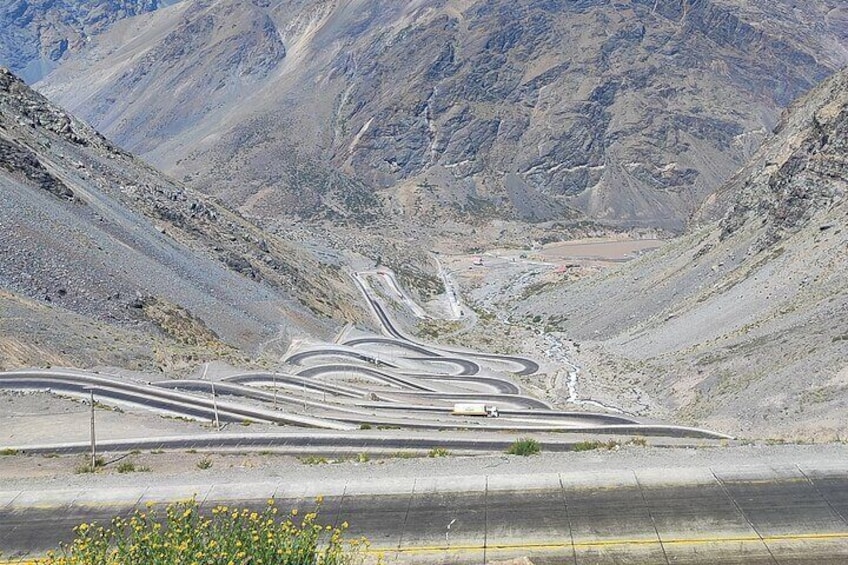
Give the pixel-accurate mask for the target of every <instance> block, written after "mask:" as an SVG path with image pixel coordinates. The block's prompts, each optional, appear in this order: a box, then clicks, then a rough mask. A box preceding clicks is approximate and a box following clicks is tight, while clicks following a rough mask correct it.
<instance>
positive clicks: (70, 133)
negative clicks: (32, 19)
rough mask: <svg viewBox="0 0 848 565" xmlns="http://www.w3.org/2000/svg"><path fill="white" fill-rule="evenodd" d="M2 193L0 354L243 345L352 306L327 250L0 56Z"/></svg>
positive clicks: (34, 356)
mask: <svg viewBox="0 0 848 565" xmlns="http://www.w3.org/2000/svg"><path fill="white" fill-rule="evenodd" d="M0 196H2V198H0V249H2V250H3V252H2V253H0V289H2V290H3V292H2V293H1V294H0V308H2V310H3V315H2V316H0V318H2V319H3V322H2V325H3V328H2V331H0V364H9V365H15V364H18V363H36V362H39V359H40V360H41V362H53V363H57V362H59V360H60V359H65V361H66V362H68V363H72V364H76V365H79V364H85V362H86V361H87V362H88V363H94V362H104V361H105V360H106V359H112V361H113V362H114V363H117V364H122V365H123V366H126V365H127V364H128V363H130V362H131V361H132V362H134V363H142V364H147V365H153V364H155V363H156V358H157V355H160V354H161V355H163V356H165V357H169V356H170V357H173V355H176V354H174V353H173V351H176V350H178V351H182V352H183V353H182V355H183V356H184V357H185V356H188V357H189V358H190V357H193V358H195V359H196V358H197V357H203V358H209V356H210V355H216V354H221V355H225V354H226V355H229V354H232V355H236V356H239V358H242V359H243V358H245V357H247V358H251V357H252V356H255V355H260V354H261V353H262V352H263V351H265V350H266V349H268V344H269V343H270V344H272V346H271V347H270V350H271V351H272V352H273V351H279V350H280V349H285V347H286V346H287V344H288V343H289V342H290V340H291V339H292V338H294V337H297V336H305V335H310V336H317V337H325V338H326V337H329V336H331V335H332V333H333V331H334V330H335V328H336V327H337V326H338V325H339V324H340V323H343V322H344V321H346V320H356V319H358V316H359V315H360V314H359V312H358V311H357V310H356V306H355V305H356V303H357V298H358V297H357V296H356V295H355V294H353V292H352V291H351V290H350V285H349V282H348V281H347V279H346V276H345V275H344V274H343V273H342V272H341V269H340V267H339V266H338V264H333V261H334V259H333V257H332V255H330V254H325V255H324V256H323V257H322V259H321V260H318V259H317V258H316V257H315V256H314V255H313V254H311V253H310V252H309V251H307V250H306V248H305V247H303V246H301V245H300V244H299V243H296V242H292V241H288V240H286V239H284V238H282V237H278V236H275V235H273V234H269V233H267V232H264V231H262V230H260V229H259V228H258V227H256V226H255V225H253V224H251V223H250V222H248V221H247V220H245V219H244V218H243V217H241V216H239V215H238V214H235V213H233V212H231V211H229V210H228V209H226V208H225V207H223V206H221V205H220V204H218V203H217V202H216V201H214V200H213V199H211V198H209V197H208V196H205V195H202V194H200V193H198V192H195V191H194V190H192V189H190V188H187V187H184V186H182V185H180V184H179V183H177V182H174V181H172V180H170V179H168V178H167V177H165V176H163V175H162V174H161V173H159V172H157V171H155V170H154V169H152V168H150V167H149V166H148V165H146V164H145V163H143V162H142V161H140V160H139V159H137V158H135V157H133V156H131V155H129V154H127V153H126V152H124V151H123V150H121V149H118V148H117V147H116V146H114V145H112V144H111V143H110V142H109V141H107V140H106V139H105V138H103V137H102V136H100V135H99V134H98V133H96V132H95V131H94V130H93V129H91V128H90V127H89V126H87V125H86V124H84V123H83V122H81V121H79V120H77V119H75V118H74V117H72V116H70V115H68V114H66V113H65V112H64V111H62V110H61V109H59V108H58V107H56V106H54V105H52V104H51V103H49V102H48V101H47V100H46V99H45V98H43V97H42V96H41V95H39V94H37V93H35V92H33V91H32V90H30V89H29V88H28V87H27V86H26V85H25V84H24V83H23V82H22V81H20V80H19V79H17V78H16V77H15V76H14V75H12V74H11V73H10V72H8V71H6V70H0ZM14 320H17V321H14ZM103 335H107V336H114V338H115V342H114V343H113V342H112V340H111V339H109V340H108V341H104V340H102V336H103ZM84 336H88V337H87V338H86V339H83V337H84ZM92 336H99V337H92ZM133 336H135V337H133ZM139 336H141V337H139ZM88 340H91V341H88ZM81 342H82V343H83V344H85V347H76V345H79V344H80V343H81ZM39 344H42V347H39ZM121 344H123V345H121ZM163 344H164V345H163ZM166 345H167V346H168V347H170V348H171V349H168V347H165V346H166ZM163 348H164V349H163ZM173 348H176V349H173ZM144 351H147V352H148V353H147V354H145V353H144ZM151 351H159V352H161V351H166V352H168V351H170V352H171V353H167V355H166V354H165V353H157V354H156V355H154V354H152V353H150V352H151ZM60 352H61V353H60ZM128 352H136V353H134V354H133V355H130V354H129V353H128ZM136 354H137V355H138V357H135V355H136ZM63 355H64V357H63ZM128 355H129V356H130V357H131V359H127V356H128ZM178 357H179V355H178ZM272 358H273V356H272Z"/></svg>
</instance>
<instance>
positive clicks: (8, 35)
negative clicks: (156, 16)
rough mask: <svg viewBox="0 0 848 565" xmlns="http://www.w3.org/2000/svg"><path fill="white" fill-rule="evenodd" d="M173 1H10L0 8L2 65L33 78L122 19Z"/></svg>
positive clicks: (0, 58) (28, 79) (47, 70)
mask: <svg viewBox="0 0 848 565" xmlns="http://www.w3.org/2000/svg"><path fill="white" fill-rule="evenodd" d="M171 3H173V0H171V1H167V0H164V1H163V0H95V1H86V2H73V1H68V0H59V1H54V0H11V1H8V2H4V3H3V4H4V5H3V6H2V7H0V29H2V30H3V31H2V33H0V65H4V66H7V67H9V68H10V69H12V71H14V72H15V73H16V74H18V75H19V76H21V77H23V79H24V80H26V81H27V82H30V83H31V82H35V81H37V80H38V79H40V78H41V77H42V76H44V75H45V74H46V73H48V72H49V71H51V70H52V69H53V68H55V67H56V65H57V64H59V62H61V61H62V60H63V59H64V58H66V57H67V56H68V55H69V54H71V53H74V52H76V51H79V50H80V49H82V48H83V47H84V46H85V45H86V43H88V41H89V40H90V39H91V38H92V37H93V36H95V35H97V34H99V33H102V32H103V31H105V30H107V29H109V26H111V25H112V24H113V23H115V22H116V21H118V20H121V19H123V18H127V17H131V16H135V15H138V14H144V13H148V12H152V11H154V10H157V9H159V8H160V7H162V6H163V5H168V4H171Z"/></svg>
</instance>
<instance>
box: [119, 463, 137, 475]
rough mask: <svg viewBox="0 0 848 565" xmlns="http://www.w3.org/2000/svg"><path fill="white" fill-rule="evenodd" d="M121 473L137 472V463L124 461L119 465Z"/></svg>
mask: <svg viewBox="0 0 848 565" xmlns="http://www.w3.org/2000/svg"><path fill="white" fill-rule="evenodd" d="M118 472H119V473H135V463H132V462H130V461H124V462H123V463H121V464H120V465H118Z"/></svg>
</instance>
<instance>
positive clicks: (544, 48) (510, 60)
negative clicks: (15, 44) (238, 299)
mask: <svg viewBox="0 0 848 565" xmlns="http://www.w3.org/2000/svg"><path fill="white" fill-rule="evenodd" d="M846 22H848V12H846V8H845V7H844V6H842V3H841V2H838V1H836V0H815V1H812V2H804V3H794V2H789V1H788V0H778V1H775V2H765V1H762V0H750V1H742V0H735V1H732V0H697V1H686V2H683V1H682V0H627V1H617V2H610V1H608V0H582V1H579V2H555V1H545V2H536V1H534V2H527V1H518V2H515V1H512V0H510V1H506V0H498V1H486V2H482V1H479V2H475V1H471V0H464V1H460V0H416V1H414V2H387V1H382V0H355V1H353V0H348V1H334V2H315V1H310V0H299V1H287V2H281V3H274V4H268V3H260V2H252V3H245V2H234V1H233V0H206V1H202V2H200V1H194V2H192V1H187V2H183V3H180V4H179V5H178V6H174V7H172V8H171V9H168V10H163V11H158V12H155V13H153V14H147V15H145V16H142V17H139V18H134V19H132V20H128V21H124V22H121V23H120V24H119V25H117V26H116V27H115V28H114V29H113V30H111V31H110V32H109V33H107V34H105V35H103V36H99V37H98V39H97V40H96V41H93V42H92V45H91V46H90V47H89V49H87V50H85V51H84V52H83V53H81V54H80V55H79V56H78V57H76V58H74V60H72V61H70V62H68V63H67V64H65V65H63V66H62V68H60V69H59V70H58V71H56V72H55V73H53V74H52V75H51V76H49V77H48V78H47V79H46V80H45V81H44V82H43V83H41V84H40V85H39V88H40V89H41V90H42V91H43V92H45V93H47V94H48V95H49V96H51V97H52V98H55V99H56V100H57V101H59V102H61V103H62V104H64V105H66V106H68V107H69V108H71V109H73V110H74V111H75V112H79V113H80V114H81V115H82V116H83V117H85V118H86V119H88V120H90V121H91V122H92V123H94V124H95V125H96V126H97V127H99V128H102V129H103V131H105V132H106V133H107V134H108V135H109V136H110V137H112V138H114V139H115V140H116V141H118V143H119V144H120V145H122V146H123V147H126V148H128V149H130V150H133V151H137V152H140V153H141V154H143V155H144V156H145V157H146V158H147V159H149V160H151V161H152V162H153V163H154V164H156V165H159V166H161V167H164V168H165V169H166V170H167V171H169V172H171V173H174V174H175V175H177V176H178V177H180V178H185V179H186V181H187V182H189V183H191V184H192V185H193V186H195V187H197V188H201V189H204V190H208V191H211V192H214V193H215V194H217V195H220V196H221V197H222V198H223V199H224V200H225V201H227V202H228V203H230V204H232V205H234V206H238V207H240V208H241V209H242V210H246V211H250V212H252V213H257V214H261V215H268V216H275V215H279V214H286V215H294V216H309V215H311V214H315V213H316V212H317V213H322V211H326V210H331V211H332V212H333V213H332V214H331V215H334V216H347V217H354V218H355V217H358V216H361V215H362V214H366V213H367V212H366V211H368V210H375V209H378V206H379V204H378V202H377V200H376V199H375V196H376V197H379V199H380V203H382V205H383V208H382V209H381V211H383V212H386V213H390V214H399V215H400V216H401V217H407V218H415V219H416V220H418V221H423V222H429V221H432V220H435V219H438V218H445V217H453V218H460V219H465V220H468V221H475V222H476V221H484V220H486V219H489V218H493V217H500V218H517V219H524V220H530V221H540V220H549V219H555V218H556V219H562V218H573V217H578V216H579V215H580V214H588V215H589V216H590V217H592V218H596V219H601V220H604V221H606V222H608V223H611V224H614V225H623V226H659V227H663V228H668V229H676V230H679V229H681V228H682V227H683V226H684V224H685V223H686V221H687V219H688V218H689V216H690V215H691V214H692V213H693V212H694V211H695V210H696V209H697V208H698V207H699V205H700V204H701V202H702V200H703V199H704V198H705V197H706V196H707V195H708V194H710V193H711V192H712V191H713V190H715V189H716V188H718V187H719V186H720V185H721V184H722V183H723V182H724V181H725V180H727V178H729V177H730V176H731V175H732V174H733V173H734V172H735V171H736V170H737V169H738V168H739V167H740V166H742V165H743V164H744V163H745V161H746V160H747V159H748V158H749V157H750V156H751V155H752V154H753V152H754V151H755V149H756V148H757V146H758V145H759V143H760V141H761V140H762V139H763V138H764V137H765V136H766V134H767V133H768V132H769V131H770V130H771V128H772V127H773V126H774V124H775V123H776V121H777V118H778V116H779V114H780V111H781V110H782V108H784V107H785V106H786V105H788V104H789V103H790V102H791V101H792V100H793V99H795V98H796V97H797V96H799V95H801V94H802V93H804V92H806V91H808V90H809V89H810V88H812V87H813V85H815V84H816V83H818V82H819V81H820V80H821V79H823V78H824V77H826V76H828V75H829V74H831V73H832V72H833V71H834V70H836V69H838V68H841V67H842V66H843V65H845V64H846V62H848V37H846V32H845V29H846V25H845V24H846ZM161 92H168V93H169V94H170V95H169V96H161Z"/></svg>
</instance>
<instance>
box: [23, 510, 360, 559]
mask: <svg viewBox="0 0 848 565" xmlns="http://www.w3.org/2000/svg"><path fill="white" fill-rule="evenodd" d="M320 504H321V499H320V498H319V499H318V500H317V506H316V510H315V511H313V512H310V513H307V514H305V515H304V516H303V518H302V519H299V518H298V510H297V509H294V510H292V511H291V512H290V513H289V514H288V515H285V514H283V515H282V516H281V515H280V514H278V510H277V507H276V506H275V505H274V501H273V500H269V501H268V505H267V506H266V508H265V510H264V511H261V512H254V511H251V510H248V509H241V510H240V509H236V508H229V507H227V506H218V507H216V508H214V509H213V510H212V512H211V515H205V514H203V513H201V511H200V508H199V506H198V504H197V501H195V500H190V501H187V502H180V503H176V504H171V505H169V506H168V507H167V508H166V509H165V510H164V514H163V513H161V512H159V511H157V510H156V509H155V508H154V506H153V505H148V507H147V508H146V511H141V510H137V511H136V512H135V514H133V515H132V516H131V517H130V518H129V519H124V518H115V519H113V520H112V523H111V525H109V526H108V527H105V528H104V527H102V526H97V525H96V524H85V523H84V524H81V525H79V526H77V527H76V528H75V530H74V531H75V533H76V538H75V539H74V541H73V542H71V543H70V544H68V545H65V546H62V547H61V548H60V549H59V550H58V551H54V552H51V553H49V554H48V556H47V557H46V558H45V559H43V560H41V561H38V564H39V565H94V564H97V565H125V564H128V563H138V564H144V565H189V564H203V565H231V564H233V563H239V564H247V563H251V564H260V563H264V564H274V565H306V564H310V565H358V564H361V563H362V562H363V561H364V560H365V555H366V550H367V549H368V546H369V544H368V541H367V540H366V539H364V538H363V539H347V538H346V536H345V532H346V531H347V529H348V525H347V522H345V523H342V524H341V526H339V527H337V528H334V527H332V526H324V525H321V524H320V523H319V522H318V520H317V519H318V508H320Z"/></svg>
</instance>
